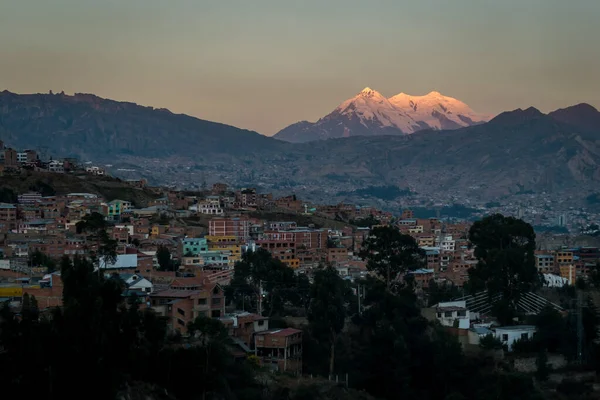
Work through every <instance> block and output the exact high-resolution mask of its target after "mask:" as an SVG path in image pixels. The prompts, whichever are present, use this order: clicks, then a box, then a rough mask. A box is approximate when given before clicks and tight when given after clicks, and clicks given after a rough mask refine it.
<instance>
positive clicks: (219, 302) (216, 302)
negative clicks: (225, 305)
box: [212, 297, 221, 305]
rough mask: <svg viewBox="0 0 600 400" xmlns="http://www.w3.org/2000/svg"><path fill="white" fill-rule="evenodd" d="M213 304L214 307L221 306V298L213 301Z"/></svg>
mask: <svg viewBox="0 0 600 400" xmlns="http://www.w3.org/2000/svg"><path fill="white" fill-rule="evenodd" d="M212 304H213V305H218V304H221V298H220V297H217V298H214V299H212Z"/></svg>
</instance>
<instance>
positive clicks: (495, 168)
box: [0, 92, 600, 200]
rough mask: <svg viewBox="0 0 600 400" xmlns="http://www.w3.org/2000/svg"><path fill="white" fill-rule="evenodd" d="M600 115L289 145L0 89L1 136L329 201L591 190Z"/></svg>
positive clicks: (158, 173)
mask: <svg viewBox="0 0 600 400" xmlns="http://www.w3.org/2000/svg"><path fill="white" fill-rule="evenodd" d="M599 115H600V113H599V112H598V111H597V110H596V109H594V108H593V107H591V106H588V105H577V106H574V107H570V108H567V109H563V110H557V111H555V112H553V113H550V114H547V115H546V114H543V113H541V112H540V111H539V110H536V109H535V108H528V109H526V110H514V111H511V112H506V113H502V114H500V115H498V116H497V117H496V118H494V119H492V120H491V121H490V122H488V123H484V124H480V125H475V126H471V127H466V128H461V129H456V130H452V131H422V132H418V133H414V134H411V135H402V136H398V135H392V136H353V137H348V138H338V139H329V140H322V141H314V142H309V143H302V144H291V143H285V142H282V141H279V140H276V139H273V138H269V137H265V136H262V135H260V134H258V133H256V132H252V131H246V130H242V129H238V128H234V127H231V126H227V125H223V124H218V123H213V122H208V121H203V120H199V119H196V118H193V117H189V116H186V115H177V114H173V113H171V112H169V111H167V110H157V109H153V108H151V107H142V106H138V105H136V104H133V103H123V102H115V101H112V100H105V99H101V98H99V97H96V96H93V95H81V94H78V95H75V96H66V95H63V94H58V95H46V94H44V95H40V94H38V95H16V94H13V93H8V92H2V93H0V140H3V141H4V142H5V143H6V144H9V145H12V146H14V147H18V148H34V149H35V148H40V147H44V146H45V147H47V149H48V151H49V152H50V154H54V155H56V156H68V155H71V154H76V155H78V156H80V157H82V158H87V159H91V160H102V161H107V162H110V163H111V164H116V163H119V162H126V163H130V164H136V163H138V164H137V165H144V163H146V161H145V160H148V159H150V158H157V159H161V160H167V159H169V163H168V164H169V166H170V169H168V168H166V167H165V168H161V169H160V170H155V169H153V168H154V167H152V168H150V167H145V170H144V173H145V174H146V175H144V176H145V177H147V178H150V179H152V180H154V182H156V183H172V182H175V181H178V182H190V179H194V178H191V175H190V172H189V170H188V169H186V168H184V167H183V166H184V165H187V166H191V167H194V168H196V169H197V170H201V171H204V172H206V173H208V174H209V176H210V177H211V179H215V180H216V179H221V180H224V181H226V182H228V183H230V184H232V185H236V184H238V185H246V184H257V182H260V184H262V185H265V187H284V188H285V191H288V192H292V191H296V192H297V193H299V194H300V193H303V192H306V191H310V190H314V191H316V192H317V194H318V195H320V196H324V197H325V198H328V199H330V200H331V199H332V197H331V193H337V192H349V191H351V190H353V189H357V188H361V187H369V186H384V185H396V186H398V187H401V188H410V190H411V192H412V193H419V194H422V195H424V194H430V195H431V196H432V198H433V197H434V196H439V195H440V194H443V195H446V194H448V193H456V194H457V195H461V196H469V197H470V198H473V199H476V198H493V199H497V198H498V197H499V196H509V195H512V194H515V193H518V192H520V191H523V190H526V191H534V192H539V193H541V192H547V193H550V192H551V193H558V192H559V191H571V192H572V193H576V194H577V195H578V196H585V195H586V193H587V192H589V191H590V190H593V189H594V188H595V187H598V185H600V140H599V138H600V123H598V124H596V121H598V119H597V118H599ZM148 165H150V164H148ZM196 178H197V177H196Z"/></svg>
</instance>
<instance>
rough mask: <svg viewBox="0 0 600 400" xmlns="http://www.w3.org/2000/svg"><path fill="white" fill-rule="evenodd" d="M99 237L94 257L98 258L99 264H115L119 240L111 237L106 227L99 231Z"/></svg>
mask: <svg viewBox="0 0 600 400" xmlns="http://www.w3.org/2000/svg"><path fill="white" fill-rule="evenodd" d="M97 237H98V250H97V251H96V253H95V254H94V257H95V258H97V259H98V262H99V265H104V266H105V267H106V266H108V265H111V264H114V263H115V262H116V261H117V245H118V243H117V241H116V240H114V239H111V238H110V236H108V233H106V231H105V230H104V229H103V230H100V231H98V234H97Z"/></svg>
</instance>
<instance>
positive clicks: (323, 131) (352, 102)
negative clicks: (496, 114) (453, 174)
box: [273, 87, 489, 143]
mask: <svg viewBox="0 0 600 400" xmlns="http://www.w3.org/2000/svg"><path fill="white" fill-rule="evenodd" d="M487 120H489V116H487V115H482V114H478V113H476V112H475V111H473V110H472V109H471V108H470V107H469V106H468V105H466V104H465V103H463V102H462V101H460V100H457V99H454V98H452V97H447V96H444V95H442V94H441V93H439V92H435V91H434V92H431V93H428V94H426V95H424V96H411V95H408V94H405V93H400V94H398V95H396V96H392V97H390V98H389V99H387V98H385V97H384V96H383V95H382V94H381V93H379V92H377V91H375V90H373V89H371V88H369V87H367V88H365V89H363V90H362V91H361V92H360V93H358V94H357V95H356V96H354V97H352V98H350V99H348V100H346V101H344V102H343V103H342V104H340V105H339V106H338V107H337V108H336V109H335V110H333V111H332V112H331V113H330V114H328V115H326V116H325V117H323V118H321V119H319V120H318V121H317V122H315V123H311V122H308V121H301V122H298V123H296V124H292V125H290V126H288V127H286V128H284V129H282V130H281V131H279V132H278V133H276V134H275V135H274V136H273V137H275V138H277V139H280V140H285V141H288V142H293V143H302V142H309V141H313V140H323V139H332V138H340V137H350V136H378V135H403V134H412V133H415V132H418V131H421V130H427V129H433V130H450V129H459V128H464V127H467V126H473V125H478V124H481V123H483V122H485V121H487Z"/></svg>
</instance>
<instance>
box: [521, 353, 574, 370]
mask: <svg viewBox="0 0 600 400" xmlns="http://www.w3.org/2000/svg"><path fill="white" fill-rule="evenodd" d="M548 364H550V366H551V368H552V369H559V368H564V367H566V366H567V364H568V362H567V359H566V358H565V356H563V355H562V354H548ZM514 368H515V370H517V371H519V372H535V371H537V366H536V357H523V358H517V359H515V360H514Z"/></svg>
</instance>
